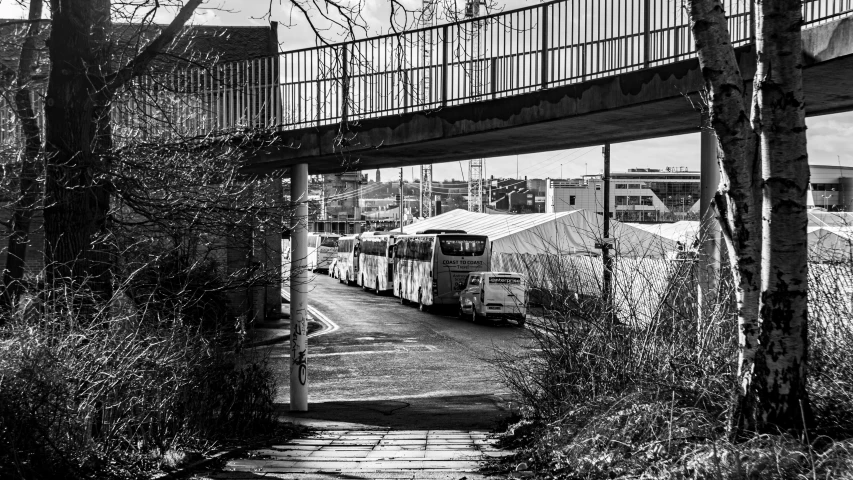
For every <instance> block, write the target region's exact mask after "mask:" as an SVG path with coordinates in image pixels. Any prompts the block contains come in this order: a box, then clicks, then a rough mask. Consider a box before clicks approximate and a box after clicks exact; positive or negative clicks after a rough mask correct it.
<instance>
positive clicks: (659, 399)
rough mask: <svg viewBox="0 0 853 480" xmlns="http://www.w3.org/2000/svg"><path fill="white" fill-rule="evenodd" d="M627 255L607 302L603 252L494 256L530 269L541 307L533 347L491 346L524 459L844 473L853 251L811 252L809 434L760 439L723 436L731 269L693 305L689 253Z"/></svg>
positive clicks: (852, 406) (712, 471) (605, 469)
mask: <svg viewBox="0 0 853 480" xmlns="http://www.w3.org/2000/svg"><path fill="white" fill-rule="evenodd" d="M697 244H698V242H697ZM688 250H689V249H688ZM648 251H649V252H654V251H655V249H649V250H648ZM658 251H659V250H658ZM847 251H848V252H849V251H850V249H849V246H848V248H847ZM622 253H623V255H620V256H618V257H617V260H616V265H615V268H614V274H613V291H612V294H611V295H610V299H609V300H608V298H607V296H605V295H603V294H602V283H601V280H600V279H601V277H602V267H601V259H600V258H599V257H596V256H590V255H589V254H588V253H586V254H584V255H583V256H579V255H577V252H574V254H572V252H570V251H568V249H565V248H564V249H557V248H555V249H554V250H553V251H551V252H549V253H548V254H543V255H535V256H533V255H507V257H508V258H503V259H498V263H499V264H502V265H506V266H507V267H503V269H514V270H517V271H521V272H525V273H527V274H528V283H529V285H530V286H531V288H532V290H533V292H534V294H533V295H531V298H533V299H534V300H536V301H539V302H540V303H541V304H542V305H541V306H540V307H539V308H535V309H533V311H534V312H536V316H535V318H532V319H528V324H529V325H530V326H531V327H532V328H531V329H530V335H531V337H532V341H531V343H530V345H529V348H528V349H527V350H526V351H524V352H523V353H521V354H510V353H508V352H498V355H497V360H496V364H497V367H498V368H497V370H498V372H499V374H500V375H501V376H502V378H503V381H504V383H505V384H507V385H508V386H509V387H510V388H511V390H512V391H513V392H514V393H515V395H516V397H517V399H518V400H519V401H520V402H521V404H522V406H523V408H522V413H524V414H525V416H526V417H527V420H526V421H531V420H532V421H533V422H534V424H535V425H537V427H536V428H534V429H533V433H527V434H526V435H527V436H526V438H524V439H519V438H513V436H515V437H517V436H518V435H519V434H518V433H517V432H515V433H514V432H513V429H512V428H511V429H510V431H509V433H508V434H507V438H505V441H506V442H507V443H508V444H513V445H524V446H525V448H523V449H522V450H521V453H520V454H519V457H520V458H523V459H524V460H525V461H526V462H528V463H532V466H534V468H537V469H539V470H541V471H542V472H546V471H547V472H550V473H551V474H552V475H553V478H638V477H639V478H668V479H669V478H708V479H720V478H744V479H745V478H761V479H763V478H768V479H769V478H779V479H783V478H784V479H787V478H804V479H805V478H813V476H819V477H820V478H846V477H844V475H847V476H848V477H849V476H853V461H851V459H850V458H851V457H850V444H849V443H850V442H849V440H844V439H845V438H849V437H850V436H851V433H853V401H851V399H853V325H851V323H850V321H849V319H850V318H851V315H850V313H851V296H850V293H851V292H853V288H851V287H853V281H852V280H851V279H853V261H851V259H850V258H849V253H848V256H847V257H843V256H839V255H838V254H837V253H838V252H835V253H834V254H832V255H829V256H827V255H823V254H822V252H817V251H813V252H812V254H813V258H814V260H815V261H813V262H812V263H811V264H810V292H809V301H810V332H809V334H810V342H811V344H810V357H809V373H810V384H809V393H810V395H811V400H812V406H813V410H814V414H815V417H816V421H815V425H816V428H815V429H814V430H813V431H812V432H810V433H811V437H810V438H809V439H806V438H802V439H795V438H791V437H787V436H780V435H777V436H760V437H754V438H752V439H750V440H749V441H747V442H746V443H743V444H731V443H728V442H726V441H725V440H722V439H724V438H725V437H726V432H727V423H728V419H729V417H730V413H731V412H730V407H731V403H730V399H731V395H732V392H733V391H734V387H735V385H734V381H735V376H734V373H735V369H736V360H737V338H736V335H737V330H736V328H737V326H736V318H735V303H734V295H733V294H734V285H733V283H732V280H731V278H730V276H729V275H728V274H727V268H726V267H725V266H723V268H722V271H721V273H722V278H721V279H720V282H719V289H718V291H716V292H713V294H712V295H711V297H712V299H713V301H712V302H711V303H709V304H707V305H706V306H705V308H704V310H703V314H702V315H700V314H699V308H698V298H697V282H696V274H697V268H698V267H699V260H698V258H697V256H696V255H695V254H694V253H692V252H690V251H682V252H673V253H672V254H670V255H658V254H655V255H645V254H643V252H642V251H634V252H624V251H623V252H622ZM628 253H634V254H635V255H629V254H628ZM823 253H825V252H823ZM819 259H823V260H822V261H819ZM524 430H527V431H529V430H530V428H526V429H521V430H520V431H524Z"/></svg>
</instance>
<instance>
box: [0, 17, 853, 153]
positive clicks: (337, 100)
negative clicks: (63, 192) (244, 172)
mask: <svg viewBox="0 0 853 480" xmlns="http://www.w3.org/2000/svg"><path fill="white" fill-rule="evenodd" d="M723 4H724V6H725V8H726V11H727V12H728V18H729V29H730V32H731V37H732V38H731V39H732V43H733V45H734V46H740V45H744V44H747V43H749V42H751V41H752V39H753V38H754V15H753V12H752V10H751V9H752V5H753V3H752V2H751V1H749V0H723ZM851 12H853V0H807V1H805V3H804V4H803V14H804V20H805V25H806V26H812V25H816V24H820V23H825V22H827V21H830V20H833V19H835V18H837V17H840V16H845V15H849V14H851ZM693 56H695V51H694V45H693V38H692V35H691V34H690V30H689V18H688V14H687V12H686V11H685V9H684V6H683V5H682V3H681V2H678V1H674V0H557V1H552V2H548V3H542V4H539V5H535V6H530V7H527V8H522V9H519V10H512V11H508V12H503V13H497V14H493V15H488V16H482V17H477V18H472V19H468V20H464V21H461V22H457V23H451V24H446V25H439V26H435V27H428V28H421V29H417V30H411V31H406V32H401V33H398V34H388V35H382V36H377V37H371V38H366V39H363V40H357V41H352V42H347V43H341V44H336V45H328V46H321V47H314V48H306V49H301V50H295V51H290V52H285V53H282V54H280V55H278V56H275V57H266V58H258V59H253V60H245V61H237V62H231V63H225V64H220V65H216V66H214V67H211V68H205V69H202V68H196V69H184V70H180V71H177V70H176V71H173V72H169V73H166V74H160V75H151V76H148V77H144V78H142V79H140V80H138V81H136V82H134V83H133V84H132V85H130V86H128V88H127V89H126V90H125V91H124V92H122V93H121V94H120V95H119V96H118V98H117V99H116V102H114V107H113V115H114V118H115V119H116V121H115V122H114V123H115V125H116V126H115V132H116V135H117V136H118V137H119V139H118V140H117V143H125V142H127V141H139V140H147V141H151V140H158V139H166V138H169V139H174V138H175V137H176V136H178V137H179V136H189V137H198V136H204V135H208V134H210V133H211V132H222V131H233V130H242V129H256V128H275V129H281V130H286V129H296V128H306V127H317V126H322V125H330V124H337V123H340V122H352V121H358V120H364V119H368V118H376V117H385V116H393V115H401V114H405V113H409V112H414V111H430V110H437V109H440V108H443V107H446V106H453V105H460V104H465V103H471V102H477V101H481V100H487V99H494V98H501V97H507V96H512V95H519V94H524V93H527V92H532V91H537V90H541V89H546V88H551V87H556V86H562V85H569V84H573V83H579V82H583V81H587V80H590V79H595V78H600V77H605V76H612V75H618V74H621V73H624V72H629V71H635V70H640V69H643V68H649V67H654V66H658V65H661V64H665V63H670V62H674V61H679V60H683V59H687V58H690V57H693ZM4 109H5V107H0V110H4ZM10 119H12V117H11V116H10V115H5V114H2V115H0V139H3V138H9V132H10V131H11V130H10V128H11V129H14V126H11V125H10V124H9V120H10ZM12 120H13V119H12ZM4 135H5V136H4Z"/></svg>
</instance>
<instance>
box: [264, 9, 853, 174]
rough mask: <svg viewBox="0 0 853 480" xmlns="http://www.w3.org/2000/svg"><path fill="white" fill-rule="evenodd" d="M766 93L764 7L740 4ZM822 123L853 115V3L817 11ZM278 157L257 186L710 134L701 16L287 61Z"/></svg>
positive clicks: (513, 17)
mask: <svg viewBox="0 0 853 480" xmlns="http://www.w3.org/2000/svg"><path fill="white" fill-rule="evenodd" d="M723 3H724V5H725V7H726V11H727V12H728V15H729V29H730V32H731V37H732V43H733V44H734V46H735V47H736V49H737V50H736V51H737V55H738V60H739V63H740V68H741V72H742V73H743V75H744V77H745V78H750V79H751V78H752V76H753V74H754V71H755V53H754V49H753V37H754V30H753V29H754V27H753V25H754V13H753V11H752V10H751V8H752V5H753V3H752V2H744V1H739V0H724V2H723ZM803 13H804V19H805V29H804V31H803V40H804V54H805V55H804V56H805V64H806V69H805V79H804V85H805V90H806V101H807V114H808V115H820V114H826V113H833V112H839V111H844V110H849V109H853V93H851V92H853V75H851V73H850V72H853V56H851V54H853V21H851V19H850V18H849V15H850V14H851V13H853V2H851V0H842V1H837V0H811V1H806V2H805V3H804V5H803ZM280 68H281V78H282V83H281V85H280V86H279V89H278V91H279V92H280V95H281V102H282V108H283V110H282V114H281V116H280V118H277V120H278V123H277V126H278V131H277V132H276V133H275V135H274V138H275V145H274V146H272V147H268V148H265V149H263V150H262V151H260V152H258V153H257V154H255V155H253V156H252V157H251V158H250V161H249V166H248V168H249V169H250V170H252V171H256V172H266V171H270V170H273V169H282V168H287V167H288V166H290V165H293V164H296V163H307V164H308V168H309V171H310V172H312V173H326V172H333V171H340V170H342V169H344V168H358V169H367V168H378V167H397V166H403V165H417V164H426V163H433V162H445V161H453V160H464V159H470V158H481V157H491V156H503V155H511V154H523V153H532V152H540V151H548V150H557V149H565V148H577V147H583V146H588V145H597V144H603V143H605V142H623V141H630V140H638V139H644V138H653V137H660V136H666V135H676V134H682V133H689V132H696V131H698V128H699V124H700V114H699V108H700V105H701V99H700V95H699V92H700V90H701V89H702V86H703V82H702V76H701V72H700V71H699V65H698V59H697V58H696V55H695V51H694V45H693V40H692V35H691V33H690V30H689V19H688V17H687V12H686V11H685V9H684V8H682V7H681V3H680V2H671V1H669V0H599V1H592V2H591V1H589V0H558V1H552V2H548V3H543V4H540V5H536V6H531V7H528V8H523V9H520V10H513V11H508V12H505V13H499V14H494V15H489V16H484V17H478V18H473V19H468V20H465V21H462V22H458V23H453V24H447V25H439V26H436V27H430V28H425V29H420V30H414V31H407V32H403V33H400V34H391V35H385V36H380V37H374V38H368V39H364V40H361V41H356V42H349V43H343V44H338V45H331V46H323V47H317V48H310V49H304V50H298V51H293V52H287V53H283V54H282V55H281V58H280Z"/></svg>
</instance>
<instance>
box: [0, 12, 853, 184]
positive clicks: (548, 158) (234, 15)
mask: <svg viewBox="0 0 853 480" xmlns="http://www.w3.org/2000/svg"><path fill="white" fill-rule="evenodd" d="M456 1H457V3H458V4H460V5H461V3H462V0H456ZM403 3H404V4H406V5H407V6H409V7H412V8H417V7H419V6H420V4H421V0H404V2H403ZM535 3H538V2H530V1H525V0H508V1H506V2H504V3H502V5H503V8H505V9H510V8H518V7H522V6H526V5H532V4H535ZM364 4H365V8H364V11H363V17H364V20H363V23H364V24H365V25H368V26H370V30H369V33H370V34H377V33H384V32H385V31H387V29H388V24H389V23H388V16H389V3H388V1H387V0H364ZM270 6H272V12H271V13H272V15H271V16H267V12H268V10H269V7H270ZM45 10H47V8H45ZM173 13H174V10H171V12H169V11H166V10H164V11H163V12H161V14H160V15H159V16H158V21H160V22H163V23H166V22H168V21H170V20H171V15H172V14H173ZM25 15H26V12H25V11H22V10H21V9H20V7H19V6H18V5H17V4H16V2H15V0H0V17H2V18H23V17H24V16H25ZM270 20H273V21H277V22H279V25H280V28H279V41H280V44H281V45H280V48H281V50H283V51H286V50H293V49H297V48H302V47H309V46H313V45H315V44H316V42H317V40H316V37H315V36H314V34H313V32H312V30H311V29H310V28H309V27H308V25H307V23H308V22H306V21H305V19H304V17H302V16H301V14H299V12H298V11H296V10H294V9H293V8H292V6H291V4H290V3H289V2H288V1H287V0H211V1H208V2H207V3H205V5H204V8H202V9H200V10H199V11H198V12H197V14H196V16H195V17H194V19H193V23H195V24H197V25H258V26H261V25H266V24H268V22H269V21H270ZM315 21H317V19H316V16H315ZM328 37H329V38H328V40H329V41H334V40H335V39H336V35H335V34H334V33H333V32H331V31H329V32H328ZM806 101H807V102H808V99H806ZM807 125H808V146H809V157H810V160H809V161H810V163H812V164H814V165H838V164H839V162H840V163H841V165H844V166H853V152H851V149H850V145H851V144H853V138H851V137H853V112H850V113H843V114H835V115H826V116H821V117H811V118H809V119H808V120H807ZM567 134H570V132H567ZM611 159H612V169H613V171H624V170H626V169H628V168H631V167H652V168H665V167H668V166H676V167H680V166H684V167H688V168H689V169H691V170H698V168H699V134H698V133H697V134H691V135H680V136H674V137H664V138H657V139H652V140H643V141H638V142H628V143H619V144H613V145H612V148H611ZM516 165H517V166H518V167H516ZM516 168H517V170H516ZM561 169H562V175H563V177H567V178H568V177H578V176H580V175H583V174H584V173H587V172H588V173H598V172H600V171H601V169H602V156H601V147H590V148H584V149H577V150H563V151H554V152H547V153H538V154H530V155H521V156H519V157H518V158H516V156H512V157H500V158H493V159H488V160H487V162H486V174H487V175H494V176H495V177H515V175H516V172H517V173H518V175H519V176H521V177H523V176H525V175H526V176H528V177H529V178H545V177H552V178H557V177H559V176H560V174H561V173H560V172H561ZM463 172H464V177H465V178H466V179H467V178H468V165H467V162H450V163H443V164H436V165H435V166H434V167H433V178H434V179H436V180H442V179H450V178H455V179H457V180H458V179H460V178H462V177H463ZM366 173H368V174H369V177H370V179H374V176H375V170H374V171H370V172H366ZM398 173H399V170H396V169H387V170H383V171H382V178H383V179H384V180H389V179H396V178H397V175H398ZM413 174H414V175H415V176H417V175H418V169H417V168H416V167H415V168H411V167H407V168H405V169H404V177H405V178H406V179H411V178H412V175H413Z"/></svg>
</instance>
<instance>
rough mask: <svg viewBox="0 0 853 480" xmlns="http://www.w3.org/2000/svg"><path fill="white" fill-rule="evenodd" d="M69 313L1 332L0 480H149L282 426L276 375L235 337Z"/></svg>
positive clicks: (12, 319)
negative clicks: (276, 408) (276, 410)
mask: <svg viewBox="0 0 853 480" xmlns="http://www.w3.org/2000/svg"><path fill="white" fill-rule="evenodd" d="M65 307H67V305H60V304H58V302H57V303H49V302H44V303H43V304H42V307H41V310H40V311H39V312H38V314H37V315H36V314H34V313H33V312H32V311H30V310H27V309H24V310H21V311H19V312H18V313H16V314H14V315H10V316H8V317H7V318H5V320H6V322H5V325H3V326H2V327H0V477H2V478H27V479H42V478H141V477H148V476H149V474H150V472H151V471H153V470H157V469H159V468H160V467H164V468H169V467H174V466H176V465H179V464H181V463H182V462H184V461H185V460H186V459H187V458H192V457H193V456H194V455H197V454H198V453H199V452H203V451H206V450H210V449H211V448H214V447H215V446H216V445H217V444H218V443H221V442H228V441H229V439H233V438H239V437H246V436H251V435H256V434H258V433H262V432H265V431H268V430H269V429H270V428H273V427H274V426H275V417H274V415H273V399H274V398H275V382H274V379H273V377H272V374H271V372H270V370H269V369H267V367H266V364H265V361H264V359H262V358H251V357H245V356H236V355H235V354H234V353H233V352H234V344H233V340H234V339H233V336H231V335H230V334H226V333H224V332H221V331H208V332H203V331H201V330H199V329H198V327H189V326H186V325H184V324H183V322H180V321H177V320H178V319H166V318H161V319H160V321H159V322H154V321H151V320H150V319H148V318H145V317H144V316H142V315H139V316H137V315H116V314H115V309H109V308H103V309H101V310H100V311H99V313H98V314H96V315H94V316H93V317H90V318H87V321H81V319H79V318H70V316H69V314H68V313H67V312H69V311H72V310H71V309H70V308H65ZM33 308H34V307H33ZM111 310H112V313H111Z"/></svg>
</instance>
